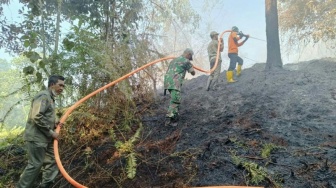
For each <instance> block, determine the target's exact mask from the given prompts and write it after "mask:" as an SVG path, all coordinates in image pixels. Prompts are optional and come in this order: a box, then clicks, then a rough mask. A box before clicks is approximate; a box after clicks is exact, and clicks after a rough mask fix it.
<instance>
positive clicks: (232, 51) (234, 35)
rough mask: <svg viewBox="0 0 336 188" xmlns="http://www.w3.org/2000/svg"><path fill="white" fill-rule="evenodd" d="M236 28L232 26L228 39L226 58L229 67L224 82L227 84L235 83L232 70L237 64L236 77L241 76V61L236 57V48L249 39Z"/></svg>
mask: <svg viewBox="0 0 336 188" xmlns="http://www.w3.org/2000/svg"><path fill="white" fill-rule="evenodd" d="M238 32H239V30H238V27H236V26H233V27H232V31H231V34H230V36H229V39H228V43H229V49H228V56H229V58H230V66H229V69H228V71H227V72H226V80H227V82H229V83H232V82H235V80H234V79H233V70H235V68H236V63H237V62H238V66H237V76H240V74H241V68H242V65H243V62H244V61H243V59H242V58H241V57H239V56H238V47H240V46H242V45H243V44H244V43H245V42H246V41H247V39H248V38H249V37H250V36H249V35H244V34H243V33H242V32H239V33H238ZM243 37H245V39H244V40H243V41H242V42H239V40H240V39H242V38H243Z"/></svg>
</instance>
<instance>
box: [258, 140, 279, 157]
mask: <svg viewBox="0 0 336 188" xmlns="http://www.w3.org/2000/svg"><path fill="white" fill-rule="evenodd" d="M276 148H278V147H277V146H276V145H274V144H272V143H268V144H264V145H263V149H262V150H261V156H262V157H263V158H268V157H269V156H270V155H271V152H272V151H273V150H275V149H276Z"/></svg>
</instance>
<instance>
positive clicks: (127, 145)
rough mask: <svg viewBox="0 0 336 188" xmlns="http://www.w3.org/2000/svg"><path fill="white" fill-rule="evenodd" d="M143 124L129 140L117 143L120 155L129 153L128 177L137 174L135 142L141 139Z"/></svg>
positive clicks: (131, 177)
mask: <svg viewBox="0 0 336 188" xmlns="http://www.w3.org/2000/svg"><path fill="white" fill-rule="evenodd" d="M142 128H143V127H142V125H141V124H140V127H139V128H138V129H137V131H136V132H135V134H134V135H133V136H132V137H131V138H130V139H129V140H127V141H125V142H121V141H117V142H116V143H115V147H116V148H117V150H118V151H119V153H120V155H127V157H126V158H127V166H126V171H127V177H128V178H130V179H133V178H134V177H135V175H136V167H137V163H136V153H135V151H134V143H135V142H136V141H137V140H139V138H140V134H141V131H142Z"/></svg>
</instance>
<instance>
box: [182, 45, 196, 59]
mask: <svg viewBox="0 0 336 188" xmlns="http://www.w3.org/2000/svg"><path fill="white" fill-rule="evenodd" d="M183 54H185V55H186V54H190V55H191V57H190V58H191V59H190V60H193V58H192V56H193V55H194V51H193V50H192V49H191V48H187V49H185V50H184V52H183Z"/></svg>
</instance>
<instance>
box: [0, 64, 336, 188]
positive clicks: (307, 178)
mask: <svg viewBox="0 0 336 188" xmlns="http://www.w3.org/2000/svg"><path fill="white" fill-rule="evenodd" d="M264 67H265V64H256V65H254V66H253V67H251V68H248V69H244V70H243V72H242V75H241V76H240V77H239V78H237V80H238V82H236V83H233V84H227V83H226V81H225V72H223V73H222V74H221V76H220V83H219V85H218V88H216V89H215V90H211V91H205V89H204V87H205V84H206V81H207V78H208V77H207V76H205V75H202V76H199V77H196V78H194V79H191V80H186V81H185V83H184V85H183V88H182V89H183V90H182V104H181V109H180V115H181V118H180V121H179V125H178V126H177V127H170V126H164V120H165V113H166V110H167V107H168V103H169V100H170V97H169V95H167V96H163V93H160V96H159V97H158V99H157V101H156V103H155V104H151V103H150V102H141V103H138V106H137V108H135V109H134V111H138V114H143V113H145V115H144V116H142V117H141V116H140V117H141V120H142V124H143V131H142V132H141V136H140V137H139V139H137V142H136V143H134V146H133V145H128V146H130V148H132V150H131V152H132V153H134V154H135V156H136V161H135V163H136V164H137V168H136V176H135V177H134V178H133V179H128V178H127V171H128V168H127V166H128V165H129V161H127V160H126V159H125V156H126V157H127V156H128V153H126V154H123V155H122V156H121V155H119V153H118V150H117V149H116V146H115V142H113V141H112V139H111V136H110V135H109V130H110V129H111V127H112V125H111V122H110V120H109V119H106V118H100V119H99V118H98V120H95V119H94V120H91V119H90V118H82V120H81V121H79V120H78V121H79V122H78V123H70V124H69V125H68V126H64V129H65V130H63V131H64V132H63V133H66V134H65V135H64V136H65V137H67V138H68V139H65V140H62V144H61V145H60V151H61V159H62V162H63V165H65V167H66V169H68V172H69V173H70V175H71V176H72V177H73V178H74V179H75V180H77V181H78V182H79V183H82V184H83V185H85V186H87V187H90V188H96V187H98V188H103V187H104V188H116V187H119V188H120V187H122V188H173V187H174V188H186V187H200V186H218V185H236V186H238V185H249V186H260V187H266V188H273V187H276V188H280V187H283V188H336V134H335V133H336V59H320V60H313V61H309V62H302V63H299V64H292V65H285V66H284V69H283V70H278V71H274V72H271V73H270V72H265V71H263V70H264ZM107 106H108V105H107ZM93 110H94V109H93ZM84 112H87V110H86V109H84ZM106 113H107V114H108V113H109V111H107V112H102V114H100V116H102V115H104V116H103V117H105V116H107V115H106ZM93 114H97V113H96V112H93ZM98 115H99V114H98ZM83 117H84V116H83ZM90 117H91V116H90ZM97 117H98V116H97ZM121 118H122V116H121ZM105 119H106V120H105ZM84 123H87V127H85V126H84V125H86V124H84ZM72 124H73V125H74V126H79V127H82V128H83V126H84V128H87V129H88V131H86V135H85V137H84V138H85V139H84V138H82V137H81V136H80V135H78V134H74V133H71V125H72ZM77 124H78V125H77ZM82 124H84V125H82ZM132 124H134V130H136V129H137V128H138V127H139V126H138V124H139V123H138V122H133V123H132ZM89 127H90V129H89ZM67 129H68V130H67ZM117 133H118V132H117ZM118 135H119V140H120V139H122V138H125V135H122V134H120V133H118ZM76 136H77V137H78V138H77V137H76ZM130 136H132V135H130ZM127 138H128V137H127ZM73 140H76V141H73ZM126 140H127V139H126ZM24 155H25V152H24V150H23V149H22V145H21V144H19V145H13V146H11V147H8V148H7V149H5V150H3V151H0V159H1V160H2V161H3V160H4V163H0V180H4V181H5V184H4V185H3V184H1V182H0V187H10V188H11V187H14V184H15V183H16V182H17V181H18V179H19V175H20V173H21V172H22V170H23V168H24V167H25V165H26V159H25V157H24ZM37 183H38V182H37ZM53 187H55V188H56V187H59V188H65V187H66V188H68V187H73V186H72V185H70V184H69V183H68V182H67V181H66V180H65V179H64V177H62V175H59V176H58V178H57V181H56V184H55V185H54V186H53Z"/></svg>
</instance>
